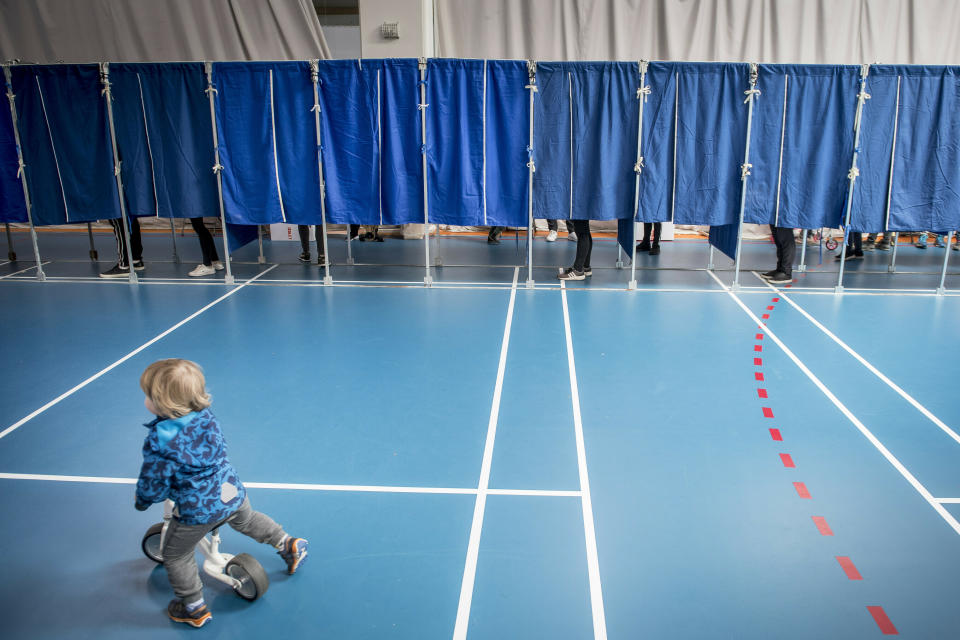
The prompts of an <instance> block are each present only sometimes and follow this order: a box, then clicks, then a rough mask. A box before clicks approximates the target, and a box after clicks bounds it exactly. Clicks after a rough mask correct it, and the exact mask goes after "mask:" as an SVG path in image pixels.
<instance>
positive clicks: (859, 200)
mask: <svg viewBox="0 0 960 640" xmlns="http://www.w3.org/2000/svg"><path fill="white" fill-rule="evenodd" d="M899 75H900V74H899V71H898V68H897V67H891V66H872V67H870V74H869V76H868V77H867V87H866V90H867V93H869V94H870V99H869V100H867V102H866V103H865V104H864V106H863V115H862V116H861V118H860V153H859V155H858V157H857V167H858V168H859V170H860V175H859V177H858V178H857V181H856V186H855V187H854V190H853V203H852V206H851V211H850V228H851V229H856V230H858V231H866V232H869V233H876V232H879V231H883V230H884V229H885V228H886V222H887V213H888V206H887V205H888V196H889V193H890V192H889V189H890V175H891V174H890V161H891V153H892V151H893V137H894V130H895V127H896V124H897V79H898V76H899Z"/></svg>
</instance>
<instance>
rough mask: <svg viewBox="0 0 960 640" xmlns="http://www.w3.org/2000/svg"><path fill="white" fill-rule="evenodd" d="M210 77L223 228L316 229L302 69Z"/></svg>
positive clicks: (242, 68)
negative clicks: (225, 223)
mask: <svg viewBox="0 0 960 640" xmlns="http://www.w3.org/2000/svg"><path fill="white" fill-rule="evenodd" d="M213 73H214V82H215V84H216V87H217V98H216V113H217V131H218V134H219V136H220V140H219V142H220V164H222V165H223V203H224V209H225V212H226V218H227V221H228V222H232V223H234V224H269V223H273V222H290V223H300V224H319V222H320V177H319V169H318V167H317V153H316V147H317V145H316V126H315V118H314V114H313V112H312V111H311V109H312V108H313V104H314V100H313V84H312V82H311V78H310V67H309V63H307V62H269V63H268V62H224V63H217V64H214V65H213Z"/></svg>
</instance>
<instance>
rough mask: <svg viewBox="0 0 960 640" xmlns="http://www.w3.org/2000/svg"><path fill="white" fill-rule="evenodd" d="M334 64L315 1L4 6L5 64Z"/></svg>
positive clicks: (0, 42)
mask: <svg viewBox="0 0 960 640" xmlns="http://www.w3.org/2000/svg"><path fill="white" fill-rule="evenodd" d="M310 58H323V59H327V58H330V50H329V48H328V47H327V42H326V40H325V39H324V37H323V31H322V30H321V28H320V23H319V21H318V20H317V15H316V13H315V12H314V10H313V4H312V2H311V1H310V0H0V60H3V61H6V60H11V59H19V60H21V61H22V62H34V63H53V62H101V61H108V62H164V61H186V60H295V59H299V60H305V59H310Z"/></svg>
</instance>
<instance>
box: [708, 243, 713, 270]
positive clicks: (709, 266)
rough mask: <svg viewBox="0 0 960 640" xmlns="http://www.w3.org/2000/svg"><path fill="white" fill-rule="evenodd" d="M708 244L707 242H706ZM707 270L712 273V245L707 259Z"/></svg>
mask: <svg viewBox="0 0 960 640" xmlns="http://www.w3.org/2000/svg"><path fill="white" fill-rule="evenodd" d="M707 243H708V244H709V240H708V241H707ZM707 270H708V271H713V245H712V244H711V245H710V257H709V258H708V259H707Z"/></svg>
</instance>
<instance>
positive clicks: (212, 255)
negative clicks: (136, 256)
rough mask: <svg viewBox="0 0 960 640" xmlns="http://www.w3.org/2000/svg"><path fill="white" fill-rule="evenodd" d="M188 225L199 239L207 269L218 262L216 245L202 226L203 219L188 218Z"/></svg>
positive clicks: (208, 231)
mask: <svg viewBox="0 0 960 640" xmlns="http://www.w3.org/2000/svg"><path fill="white" fill-rule="evenodd" d="M190 225H191V226H193V231H194V233H196V234H197V237H198V238H200V252H201V253H202V254H203V264H204V265H206V266H208V267H209V266H211V265H213V263H214V262H219V261H220V256H219V255H217V245H215V244H214V243H213V236H212V235H210V230H209V229H207V225H205V224H203V218H190ZM134 246H136V245H134Z"/></svg>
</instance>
